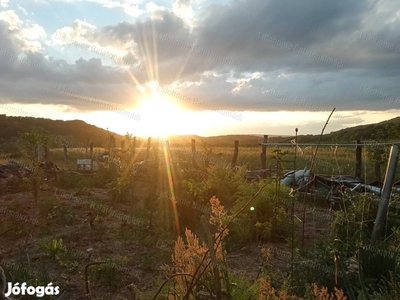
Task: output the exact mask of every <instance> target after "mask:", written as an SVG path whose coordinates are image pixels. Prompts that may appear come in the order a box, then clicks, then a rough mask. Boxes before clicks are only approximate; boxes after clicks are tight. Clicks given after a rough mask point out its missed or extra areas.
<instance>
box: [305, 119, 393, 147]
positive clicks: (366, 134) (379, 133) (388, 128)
mask: <svg viewBox="0 0 400 300" xmlns="http://www.w3.org/2000/svg"><path fill="white" fill-rule="evenodd" d="M318 139H319V135H302V136H299V137H298V141H299V142H303V143H304V142H317V141H318ZM357 139H360V140H364V141H366V140H378V141H400V117H396V118H393V119H390V120H386V121H382V122H379V123H375V124H366V125H359V126H354V127H349V128H345V129H341V130H338V131H333V132H331V133H329V134H324V135H323V136H322V139H321V140H322V142H354V141H356V140H357Z"/></svg>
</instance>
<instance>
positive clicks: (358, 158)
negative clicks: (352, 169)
mask: <svg viewBox="0 0 400 300" xmlns="http://www.w3.org/2000/svg"><path fill="white" fill-rule="evenodd" d="M359 144H361V141H360V140H359V139H358V140H357V146H356V174H355V176H356V177H358V178H361V174H362V173H361V171H362V170H361V169H362V161H361V159H362V146H360V145H359Z"/></svg>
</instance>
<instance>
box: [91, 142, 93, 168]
mask: <svg viewBox="0 0 400 300" xmlns="http://www.w3.org/2000/svg"><path fill="white" fill-rule="evenodd" d="M90 171H93V142H91V143H90Z"/></svg>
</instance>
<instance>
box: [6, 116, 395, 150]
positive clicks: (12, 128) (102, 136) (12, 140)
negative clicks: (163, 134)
mask: <svg viewBox="0 0 400 300" xmlns="http://www.w3.org/2000/svg"><path fill="white" fill-rule="evenodd" d="M33 127H40V128H42V129H44V130H45V131H46V132H48V133H49V134H51V135H53V136H57V137H61V138H64V139H66V140H68V141H71V142H73V143H74V144H75V145H77V146H82V145H86V143H87V139H89V140H90V142H94V144H95V146H96V147H106V146H107V144H108V136H109V135H110V134H113V135H114V137H115V141H116V146H119V145H120V141H121V140H123V139H124V136H122V135H119V134H116V133H112V132H108V131H107V130H105V129H102V128H99V127H97V126H94V125H90V124H87V123H86V122H84V121H81V120H73V121H61V120H51V119H44V118H31V117H8V116H5V115H0V152H12V151H15V150H16V141H17V138H18V132H27V131H30V130H31V129H32V128H33ZM262 138H263V136H262V135H255V134H254V135H251V134H247V135H246V134H243V135H221V136H211V137H201V136H197V135H172V136H169V137H168V140H169V142H170V143H176V144H181V145H190V143H191V139H195V140H196V143H197V145H198V146H200V145H201V143H202V141H204V142H206V144H207V145H209V146H233V143H234V141H235V140H238V141H239V145H240V146H258V145H259V142H260V141H262ZM292 138H293V137H290V136H272V135H270V136H269V139H268V140H269V142H273V143H274V142H281V141H289V140H290V139H292ZM318 139H319V135H300V136H299V137H298V141H299V142H303V143H304V142H305V143H307V142H317V141H318ZM357 139H361V140H364V141H365V140H372V139H374V140H380V141H400V117H397V118H394V119H391V120H386V121H383V122H380V123H377V124H368V125H360V126H355V127H350V128H346V129H341V130H338V131H334V132H331V133H329V134H325V135H323V137H322V142H354V141H355V140H357ZM137 140H138V145H139V144H141V143H145V142H146V138H138V139H137ZM153 141H155V139H153Z"/></svg>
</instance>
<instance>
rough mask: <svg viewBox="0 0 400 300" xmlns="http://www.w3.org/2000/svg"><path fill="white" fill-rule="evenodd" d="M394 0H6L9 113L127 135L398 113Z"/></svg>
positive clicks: (4, 84) (398, 8) (309, 124)
mask: <svg viewBox="0 0 400 300" xmlns="http://www.w3.org/2000/svg"><path fill="white" fill-rule="evenodd" d="M399 28H400V2H398V1H395V0H380V1H376V0H374V1H373V0H365V1H364V0H360V1H348V0H324V1H321V0H302V1H298V0H231V1H229V0H222V1H218V0H216V1H211V0H176V1H175V2H173V1H154V2H152V1H142V0H119V1H117V0H21V1H19V0H0V114H6V115H9V116H31V117H41V118H50V119H62V120H73V119H80V120H83V121H86V122H88V123H90V124H94V125H96V126H99V127H102V128H108V129H109V130H111V131H114V132H117V133H119V134H125V133H127V132H129V133H131V134H134V135H144V136H146V135H152V136H157V135H158V136H160V135H167V134H198V135H202V136H211V135H223V134H270V135H292V134H294V130H295V128H296V127H297V128H298V129H299V134H318V133H320V131H321V129H322V127H323V125H324V124H325V122H326V120H327V118H328V116H329V114H330V112H331V111H332V109H333V108H336V110H335V112H334V113H333V115H332V117H331V120H330V122H329V125H328V126H327V128H326V132H331V131H336V130H340V129H342V128H346V127H351V126H356V125H362V124H369V123H376V122H380V121H385V120H388V119H391V118H394V117H397V116H399V115H400V109H399V105H400V84H399V82H400V30H399Z"/></svg>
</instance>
